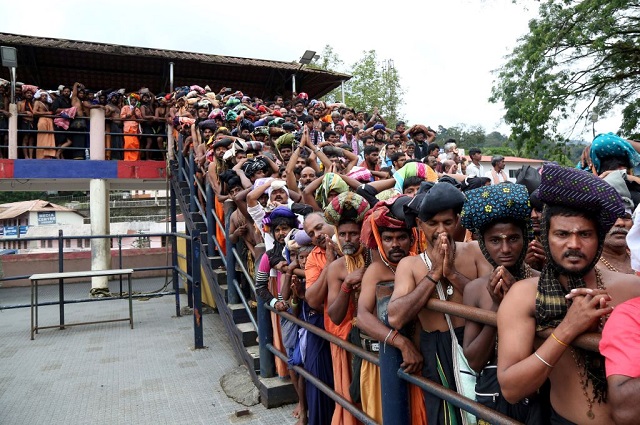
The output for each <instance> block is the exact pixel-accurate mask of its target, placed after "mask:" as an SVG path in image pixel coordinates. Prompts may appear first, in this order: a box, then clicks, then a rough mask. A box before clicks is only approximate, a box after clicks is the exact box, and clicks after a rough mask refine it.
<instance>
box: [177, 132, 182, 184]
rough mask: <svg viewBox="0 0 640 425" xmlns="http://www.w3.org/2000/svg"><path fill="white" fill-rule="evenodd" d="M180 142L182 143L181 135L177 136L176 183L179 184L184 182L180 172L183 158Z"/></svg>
mask: <svg viewBox="0 0 640 425" xmlns="http://www.w3.org/2000/svg"><path fill="white" fill-rule="evenodd" d="M182 142H183V137H182V134H178V152H177V156H178V181H179V182H183V181H184V175H183V174H182V170H184V156H182V148H183V146H182Z"/></svg>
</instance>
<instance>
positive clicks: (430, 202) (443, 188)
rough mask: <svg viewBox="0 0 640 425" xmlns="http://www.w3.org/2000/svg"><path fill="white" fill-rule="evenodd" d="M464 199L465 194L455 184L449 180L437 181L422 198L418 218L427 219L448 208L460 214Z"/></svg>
mask: <svg viewBox="0 0 640 425" xmlns="http://www.w3.org/2000/svg"><path fill="white" fill-rule="evenodd" d="M464 201H465V198H464V195H463V194H462V192H460V190H458V189H457V188H456V187H455V186H454V185H452V184H449V183H447V182H439V183H436V184H434V185H433V187H432V188H431V189H429V191H428V192H427V193H426V194H425V195H424V197H423V198H422V202H420V208H419V210H418V218H419V219H420V220H421V221H427V220H430V219H431V218H432V217H433V216H435V215H436V214H438V213H440V212H442V211H447V210H453V211H454V212H455V213H456V214H459V213H460V211H462V206H463V205H464Z"/></svg>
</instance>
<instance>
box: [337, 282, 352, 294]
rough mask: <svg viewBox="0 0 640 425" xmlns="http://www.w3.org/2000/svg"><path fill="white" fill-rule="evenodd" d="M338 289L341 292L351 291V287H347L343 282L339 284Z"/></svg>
mask: <svg viewBox="0 0 640 425" xmlns="http://www.w3.org/2000/svg"><path fill="white" fill-rule="evenodd" d="M340 290H341V291H342V292H344V293H345V294H350V293H351V291H352V289H351V288H347V287H346V286H345V284H344V283H343V284H342V285H340Z"/></svg>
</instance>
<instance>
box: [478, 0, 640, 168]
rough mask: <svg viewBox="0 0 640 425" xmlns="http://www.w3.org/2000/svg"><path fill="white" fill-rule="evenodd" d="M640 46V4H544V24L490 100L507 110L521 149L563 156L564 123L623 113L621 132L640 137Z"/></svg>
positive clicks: (534, 25) (619, 0) (501, 75)
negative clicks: (616, 110) (639, 96)
mask: <svg viewBox="0 0 640 425" xmlns="http://www.w3.org/2000/svg"><path fill="white" fill-rule="evenodd" d="M639 38H640V3H638V2H637V1H632V0H614V1H611V0H582V1H577V0H547V1H545V2H542V3H541V4H540V10H539V18H538V19H533V20H531V21H530V22H529V33H528V34H526V35H525V36H523V37H522V38H521V39H520V40H519V41H518V45H517V46H516V48H515V49H514V50H513V52H512V53H511V54H510V55H509V56H508V57H507V62H506V64H505V65H504V66H503V67H502V68H500V69H499V70H498V74H497V81H496V82H495V83H494V87H493V90H492V95H491V98H490V100H491V101H493V102H502V103H504V107H505V109H506V114H505V121H506V122H507V123H508V124H510V125H511V129H512V135H511V138H512V140H513V141H514V142H515V145H516V147H517V148H518V149H519V150H522V151H523V153H525V154H531V153H534V152H536V151H537V152H539V151H548V152H554V153H555V154H556V155H560V152H562V151H563V149H564V148H563V146H562V142H565V140H564V139H565V137H563V136H562V135H561V134H559V131H558V125H559V123H560V122H563V121H564V122H566V121H565V120H567V119H569V120H572V121H573V122H574V124H578V123H580V122H581V121H586V120H587V119H588V118H589V116H590V115H591V113H592V112H595V113H597V114H598V115H600V116H606V115H607V114H608V113H609V112H611V111H612V109H613V108H615V107H617V106H626V108H625V112H624V117H623V122H622V123H621V131H622V132H623V133H625V134H629V133H631V132H633V131H635V130H637V127H638V120H639V117H640V109H639V108H638V107H637V106H640V102H639V101H637V100H636V96H637V92H638V90H639V89H640V84H639V83H640V69H639V64H640V60H639V59H640V43H639ZM559 142H560V143H561V144H560V145H558V146H549V147H546V146H539V145H541V144H542V145H555V144H557V143H559ZM563 155H564V154H563Z"/></svg>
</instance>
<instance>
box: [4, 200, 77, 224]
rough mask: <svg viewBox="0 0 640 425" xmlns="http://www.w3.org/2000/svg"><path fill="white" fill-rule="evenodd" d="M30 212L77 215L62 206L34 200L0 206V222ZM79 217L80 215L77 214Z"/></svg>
mask: <svg viewBox="0 0 640 425" xmlns="http://www.w3.org/2000/svg"><path fill="white" fill-rule="evenodd" d="M31 211H35V212H37V211H66V212H73V213H76V214H78V213H77V212H76V211H74V210H71V209H69V208H65V207H63V206H62V205H58V204H53V203H51V202H48V201H43V200H40V199H36V200H33V201H21V202H10V203H8V204H0V220H8V219H11V218H15V217H18V216H20V215H22V214H24V213H26V212H31ZM78 215H80V214H78Z"/></svg>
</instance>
